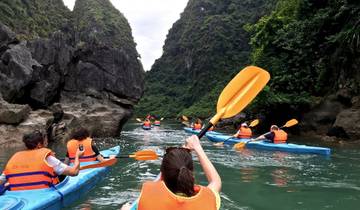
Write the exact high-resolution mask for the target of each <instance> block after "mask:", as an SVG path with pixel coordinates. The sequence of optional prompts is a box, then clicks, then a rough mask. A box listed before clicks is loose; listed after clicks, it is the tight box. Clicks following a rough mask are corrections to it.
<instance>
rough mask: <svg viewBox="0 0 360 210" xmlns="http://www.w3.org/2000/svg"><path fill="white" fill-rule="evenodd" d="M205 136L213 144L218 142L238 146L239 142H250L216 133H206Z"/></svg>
mask: <svg viewBox="0 0 360 210" xmlns="http://www.w3.org/2000/svg"><path fill="white" fill-rule="evenodd" d="M205 135H206V137H207V138H208V139H209V140H210V141H212V142H216V143H218V142H224V144H229V145H233V144H237V143H239V142H246V141H248V140H250V139H239V138H235V137H232V136H230V135H226V134H222V133H215V134H214V133H206V134H205Z"/></svg>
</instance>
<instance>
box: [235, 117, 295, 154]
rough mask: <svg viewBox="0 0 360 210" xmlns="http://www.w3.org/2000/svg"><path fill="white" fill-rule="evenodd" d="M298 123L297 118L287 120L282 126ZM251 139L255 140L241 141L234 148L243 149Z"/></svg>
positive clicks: (287, 126) (286, 126)
mask: <svg viewBox="0 0 360 210" xmlns="http://www.w3.org/2000/svg"><path fill="white" fill-rule="evenodd" d="M296 124H298V121H297V120H296V119H291V120H289V121H287V122H286V123H285V125H283V126H281V127H280V128H289V127H291V126H294V125H296ZM263 135H265V134H263ZM251 141H253V140H249V141H246V142H239V143H237V144H235V145H234V146H233V148H234V149H242V148H244V147H245V145H246V144H247V143H248V142H251Z"/></svg>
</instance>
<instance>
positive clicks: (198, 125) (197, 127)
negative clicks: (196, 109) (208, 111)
mask: <svg viewBox="0 0 360 210" xmlns="http://www.w3.org/2000/svg"><path fill="white" fill-rule="evenodd" d="M191 127H192V128H193V129H194V130H201V128H202V121H201V120H200V119H199V118H197V119H196V121H195V123H194V124H193V125H192V126H191Z"/></svg>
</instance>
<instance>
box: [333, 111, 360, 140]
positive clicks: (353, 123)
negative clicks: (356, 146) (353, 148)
mask: <svg viewBox="0 0 360 210" xmlns="http://www.w3.org/2000/svg"><path fill="white" fill-rule="evenodd" d="M333 127H337V128H341V129H342V130H343V131H344V132H345V134H346V135H347V136H348V137H349V138H350V139H352V140H359V139H360V110H359V109H355V108H350V109H345V110H343V111H341V112H340V113H339V114H338V115H337V117H336V121H335V123H334V125H333ZM335 136H337V137H343V136H339V134H338V135H335Z"/></svg>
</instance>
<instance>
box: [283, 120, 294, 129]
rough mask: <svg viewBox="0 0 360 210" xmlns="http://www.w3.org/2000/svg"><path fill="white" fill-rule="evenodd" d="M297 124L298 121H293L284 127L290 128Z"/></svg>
mask: <svg viewBox="0 0 360 210" xmlns="http://www.w3.org/2000/svg"><path fill="white" fill-rule="evenodd" d="M296 124H298V121H297V120H296V119H291V120H289V121H287V122H286V124H285V125H284V126H283V127H285V128H288V127H291V126H294V125H296Z"/></svg>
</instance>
